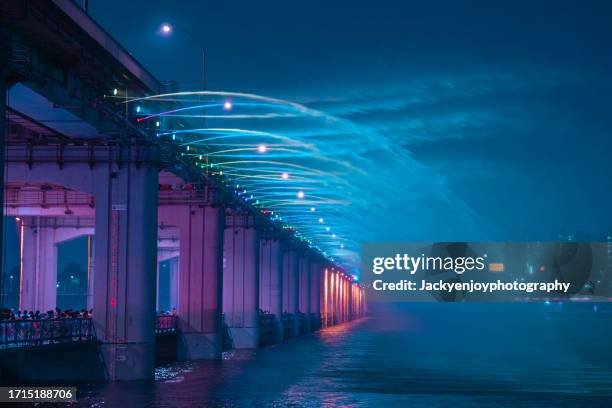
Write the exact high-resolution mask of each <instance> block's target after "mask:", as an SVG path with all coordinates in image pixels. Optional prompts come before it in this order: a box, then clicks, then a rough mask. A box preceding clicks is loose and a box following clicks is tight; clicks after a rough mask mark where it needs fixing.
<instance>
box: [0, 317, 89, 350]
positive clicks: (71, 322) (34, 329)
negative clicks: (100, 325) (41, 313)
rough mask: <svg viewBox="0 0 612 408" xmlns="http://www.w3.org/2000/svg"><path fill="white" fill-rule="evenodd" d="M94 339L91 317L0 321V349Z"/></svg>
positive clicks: (81, 341)
mask: <svg viewBox="0 0 612 408" xmlns="http://www.w3.org/2000/svg"><path fill="white" fill-rule="evenodd" d="M95 339H96V333H95V330H94V326H93V322H92V319H91V318H62V319H44V320H2V321H0V349H10V348H17V347H40V346H47V345H52V344H61V343H83V342H90V341H94V340H95Z"/></svg>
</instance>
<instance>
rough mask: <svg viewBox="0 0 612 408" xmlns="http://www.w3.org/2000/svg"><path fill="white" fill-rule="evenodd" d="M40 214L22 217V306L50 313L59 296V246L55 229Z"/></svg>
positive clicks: (22, 308) (25, 308) (20, 306)
mask: <svg viewBox="0 0 612 408" xmlns="http://www.w3.org/2000/svg"><path fill="white" fill-rule="evenodd" d="M39 221H40V218H39V217H27V218H22V219H21V224H20V228H21V239H22V242H21V293H20V298H19V309H21V310H28V311H36V310H38V311H40V312H43V313H44V312H47V311H49V310H53V309H55V306H56V299H57V286H56V284H57V247H56V246H55V242H54V230H53V229H51V228H46V227H42V226H41V225H40V222H39Z"/></svg>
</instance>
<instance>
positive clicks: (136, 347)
mask: <svg viewBox="0 0 612 408" xmlns="http://www.w3.org/2000/svg"><path fill="white" fill-rule="evenodd" d="M94 173H95V174H94V177H95V180H96V182H95V186H94V195H95V202H96V208H95V233H96V237H95V242H94V245H95V255H96V257H95V260H94V263H95V274H94V312H93V317H94V323H95V327H96V334H97V337H98V340H99V341H100V342H101V344H100V349H101V351H102V357H103V359H104V363H105V365H106V368H107V372H108V377H109V379H113V380H115V379H116V380H136V379H153V377H154V363H155V333H154V327H155V326H154V319H155V271H156V265H157V190H158V181H157V175H158V171H157V169H156V168H153V167H152V166H149V165H146V164H142V165H140V166H137V165H136V164H134V163H131V162H128V163H125V162H124V163H123V164H122V165H121V166H118V165H117V164H105V165H98V166H97V167H94Z"/></svg>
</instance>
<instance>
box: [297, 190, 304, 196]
mask: <svg viewBox="0 0 612 408" xmlns="http://www.w3.org/2000/svg"><path fill="white" fill-rule="evenodd" d="M297 198H304V192H303V191H301V190H300V191H298V192H297Z"/></svg>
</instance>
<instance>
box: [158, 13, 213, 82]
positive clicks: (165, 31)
mask: <svg viewBox="0 0 612 408" xmlns="http://www.w3.org/2000/svg"><path fill="white" fill-rule="evenodd" d="M159 31H160V33H161V34H162V35H165V36H170V35H172V33H174V32H177V33H183V34H187V35H188V36H189V37H191V38H192V39H193V40H194V41H195V42H196V43H197V44H198V45H199V46H200V49H201V50H202V90H203V91H205V90H206V47H205V46H204V41H202V39H201V38H200V37H198V36H197V35H195V34H194V33H193V32H191V31H189V30H186V29H184V28H175V27H173V26H172V25H171V24H168V23H164V24H162V25H161V27H160V29H159Z"/></svg>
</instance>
